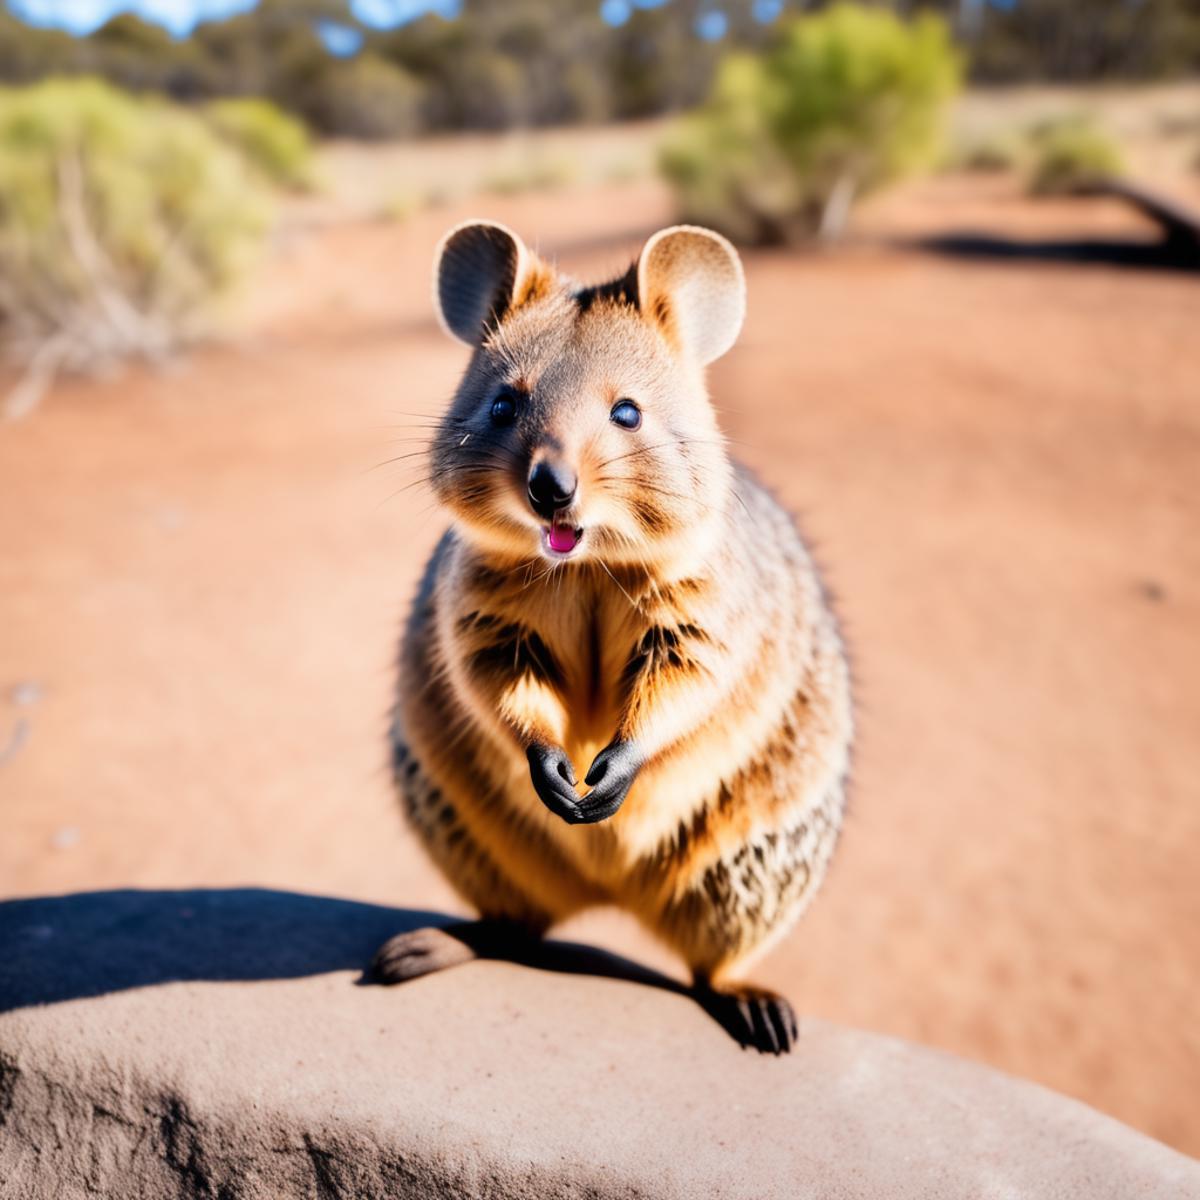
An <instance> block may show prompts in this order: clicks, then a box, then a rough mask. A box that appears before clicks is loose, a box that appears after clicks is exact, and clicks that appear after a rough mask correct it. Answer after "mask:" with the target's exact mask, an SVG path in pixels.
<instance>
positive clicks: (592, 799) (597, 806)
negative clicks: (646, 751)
mask: <svg viewBox="0 0 1200 1200" xmlns="http://www.w3.org/2000/svg"><path fill="white" fill-rule="evenodd" d="M641 769H642V756H641V753H640V751H639V750H638V748H637V744H636V743H635V742H610V743H609V745H607V746H605V747H604V749H603V750H601V751H600V753H599V754H597V755H596V760H595V762H593V763H592V765H591V766H590V767H589V768H588V773H587V775H586V776H585V777H584V780H583V782H584V783H586V784H587V785H588V787H590V788H591V789H592V790H591V791H590V792H588V794H587V795H586V796H584V797H583V799H582V800H580V802H579V810H580V813H581V817H580V819H581V820H582V821H585V822H586V823H588V824H591V823H592V822H594V821H604V820H607V818H609V817H611V816H612V815H613V813H615V812H616V811H617V809H618V808H620V807H621V805H622V804H623V803H624V802H625V797H626V796H628V795H629V789H630V788H631V787H632V786H633V781H634V780H635V779H636V778H637V773H638V771H640V770H641Z"/></svg>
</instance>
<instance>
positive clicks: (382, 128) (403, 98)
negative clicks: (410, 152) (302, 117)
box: [306, 53, 425, 141]
mask: <svg viewBox="0 0 1200 1200" xmlns="http://www.w3.org/2000/svg"><path fill="white" fill-rule="evenodd" d="M311 94H312V99H311V101H310V102H309V105H308V108H307V109H306V115H307V116H308V117H309V119H310V120H311V121H312V123H313V124H314V125H315V126H316V127H317V128H318V129H320V130H322V131H323V132H324V133H328V134H332V135H334V136H337V137H350V138H362V139H363V140H366V141H384V140H387V139H389V138H403V137H409V136H411V135H412V134H414V133H419V132H420V130H421V128H422V125H423V117H422V111H423V105H424V99H425V89H424V88H423V87H422V85H421V83H420V82H419V81H418V80H417V79H416V78H414V76H412V75H410V74H409V73H408V72H407V71H405V70H404V69H403V68H401V67H397V66H394V65H393V64H392V63H390V62H388V61H387V60H386V59H384V58H380V57H379V56H378V55H375V54H370V53H368V54H360V55H358V56H357V57H355V58H349V59H335V58H328V59H327V61H325V62H324V63H323V64H322V67H321V70H320V72H319V74H318V76H317V78H316V79H315V80H314V81H313V86H312V89H311Z"/></svg>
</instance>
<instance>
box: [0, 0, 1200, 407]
mask: <svg viewBox="0 0 1200 1200" xmlns="http://www.w3.org/2000/svg"><path fill="white" fill-rule="evenodd" d="M223 2H224V3H225V5H226V11H228V9H229V8H230V7H235V8H240V9H242V11H236V12H233V13H232V15H226V16H224V17H223V18H221V19H203V18H204V14H205V12H207V11H209V10H208V9H206V8H205V7H204V5H203V4H202V3H201V0H177V3H174V4H168V5H166V6H165V7H163V6H162V5H159V6H158V8H157V10H155V11H157V12H158V14H159V16H160V17H162V16H163V15H164V14H166V15H167V16H170V17H173V20H169V21H167V24H170V25H172V26H173V29H168V28H167V27H165V26H164V25H163V24H157V23H153V22H151V21H149V20H146V19H143V18H142V17H141V16H138V15H135V13H133V12H130V11H119V10H120V9H121V8H122V7H123V6H122V5H121V4H120V3H119V2H118V0H109V3H108V4H107V5H106V4H105V0H94V4H93V11H94V14H95V15H96V18H97V21H99V23H97V24H96V25H95V28H92V29H90V31H89V30H82V31H81V29H80V19H79V14H80V13H82V12H83V11H84V9H85V8H87V7H88V5H86V4H85V5H82V6H81V5H70V4H65V3H58V2H57V0H19V3H18V0H13V3H12V4H10V6H9V8H8V9H7V10H5V11H4V12H3V13H0V85H3V90H2V91H0V271H2V272H3V279H2V280H0V327H2V331H3V335H4V338H5V342H6V344H7V345H8V347H9V348H10V350H13V351H14V352H15V353H16V355H17V357H18V359H19V360H20V361H21V362H22V363H23V364H24V370H25V373H24V375H23V377H22V382H21V384H20V385H19V386H18V388H17V390H16V393H15V398H14V399H11V400H10V404H9V410H10V411H18V412H19V411H24V410H25V409H26V408H28V407H29V405H30V404H31V403H32V402H33V401H34V400H35V399H36V396H37V395H38V393H39V391H40V390H41V388H42V386H43V385H44V382H45V380H47V379H49V378H51V377H52V376H53V374H54V372H56V371H57V370H59V369H61V368H63V367H79V368H82V367H86V366H88V365H95V364H104V363H107V362H110V361H113V360H115V359H119V358H122V357H129V356H131V355H135V356H143V357H148V358H158V357H161V356H163V355H165V354H167V353H169V351H170V350H171V349H172V348H173V347H174V346H175V345H177V344H178V343H180V342H181V341H184V340H187V339H189V338H190V337H192V336H195V334H196V332H197V331H198V330H200V329H201V328H203V317H204V314H205V313H206V311H207V310H208V308H209V307H210V302H211V300H212V298H213V297H214V296H217V295H219V294H220V293H221V292H222V290H223V289H224V288H225V286H226V285H227V284H228V283H229V282H230V281H231V280H232V279H233V278H235V277H236V275H237V273H238V268H239V267H240V265H241V264H243V263H244V262H246V261H248V259H249V257H250V255H251V252H252V250H253V246H254V243H255V241H256V239H260V238H261V237H262V235H263V233H264V232H265V231H266V230H267V228H268V227H269V222H268V219H267V216H266V214H267V213H268V211H269V207H270V193H271V192H272V191H276V192H280V191H283V192H292V193H303V192H305V191H310V190H312V189H314V188H319V187H320V184H321V180H320V172H319V171H318V170H317V169H316V168H315V166H314V148H313V140H314V138H315V139H330V138H341V139H355V140H362V141H374V142H379V141H396V140H406V141H408V142H409V143H412V142H413V141H414V140H415V139H420V138H422V137H426V138H427V137H430V136H434V135H439V134H445V133H448V132H453V133H462V132H465V131H479V132H494V131H500V130H533V129H535V128H538V127H546V126H559V127H564V126H565V127H571V126H577V125H580V124H591V125H598V124H600V123H605V122H630V121H636V120H643V121H644V120H646V119H653V118H662V117H664V116H667V115H670V114H680V115H679V116H678V118H677V119H676V120H675V121H674V123H673V124H672V125H671V126H670V127H669V128H666V131H665V133H664V135H663V136H662V137H660V138H658V139H657V140H656V145H655V148H654V149H653V150H652V152H651V154H650V155H649V166H650V167H653V166H654V165H655V164H657V166H658V168H659V169H660V170H661V172H662V174H663V175H664V176H665V178H666V179H667V180H668V181H669V182H670V184H671V185H672V186H673V188H674V189H675V193H676V197H677V208H678V213H679V215H680V216H682V217H684V218H686V219H690V220H695V221H700V222H703V223H706V224H709V225H712V226H714V227H717V228H719V229H722V230H724V231H725V232H727V233H728V234H729V235H730V236H732V237H734V238H735V239H737V240H739V241H742V242H744V243H780V242H792V243H794V242H803V241H813V240H821V241H831V240H834V239H836V238H837V237H839V236H840V235H841V233H842V231H843V229H844V227H845V225H846V221H847V217H848V215H849V213H850V210H851V207H852V206H853V205H854V203H856V202H857V201H858V199H859V198H860V197H862V196H864V195H866V194H868V193H870V192H872V191H875V190H877V189H878V188H880V187H881V186H882V185H884V184H887V183H889V182H891V181H892V180H894V179H896V178H898V177H900V176H902V175H904V174H906V173H909V172H911V171H914V170H916V169H919V168H921V167H927V166H931V165H935V164H938V163H945V162H947V161H949V162H953V163H955V164H956V165H957V166H959V167H962V168H966V169H972V170H996V169H999V170H1021V171H1023V172H1024V173H1025V175H1026V177H1027V179H1028V181H1029V188H1030V190H1031V191H1032V192H1034V193H1035V194H1048V193H1063V192H1066V191H1070V190H1072V189H1076V188H1083V187H1087V186H1089V185H1091V184H1092V183H1094V182H1095V181H1096V180H1097V179H1101V178H1104V177H1107V176H1110V175H1116V174H1119V173H1120V171H1121V168H1122V158H1121V154H1120V149H1119V147H1118V146H1117V145H1116V144H1115V142H1114V141H1113V140H1112V138H1111V136H1110V135H1109V134H1108V133H1107V131H1106V130H1104V129H1103V128H1101V127H1099V126H1098V125H1097V124H1096V123H1095V122H1094V121H1092V120H1091V119H1089V118H1086V117H1081V116H1079V115H1078V114H1072V113H1067V114H1059V115H1058V116H1057V117H1055V118H1054V119H1052V120H1049V121H1047V120H1045V119H1040V120H1039V121H1036V122H1033V123H1031V124H1029V125H1027V126H1021V127H1017V126H1013V127H1008V128H1000V129H990V130H985V131H983V132H980V133H978V134H977V135H975V136H974V137H973V138H968V139H965V140H964V139H962V138H960V139H959V141H958V144H957V145H948V144H947V143H946V142H945V141H944V139H943V137H942V132H943V127H944V120H943V118H944V115H945V111H946V108H947V105H948V102H949V101H950V100H951V99H952V98H953V97H954V95H955V94H956V93H957V92H958V90H959V88H960V86H961V85H962V84H963V83H964V82H967V83H986V84H1012V83H1019V82H1028V81H1031V80H1034V81H1045V80H1053V81H1064V80H1065V81H1071V82H1084V81H1086V82H1096V81H1130V80H1151V79H1155V80H1157V79H1166V78H1172V77H1175V76H1179V75H1187V74H1194V73H1195V72H1196V70H1197V69H1198V68H1200V0H1091V2H1090V3H1089V4H1088V5H1086V9H1087V13H1086V17H1084V16H1082V15H1081V6H1080V5H1078V4H1076V3H1073V2H1072V0H894V2H893V3H876V4H866V3H864V4H850V3H844V2H843V3H837V4H833V5H826V4H822V3H818V2H815V0H814V2H811V3H792V4H785V3H782V2H781V0H724V2H722V3H717V2H716V0H604V2H603V3H601V2H600V0H558V2H556V3H544V2H541V0H463V2H462V3H449V4H447V3H445V2H443V3H440V4H438V3H433V2H432V0H430V2H429V3H420V2H417V3H407V4H406V3H403V2H402V0H371V2H368V0H258V2H257V3H254V2H253V0H223ZM96 6H98V7H96ZM106 12H107V13H112V12H115V15H111V16H109V17H108V19H105V20H102V21H101V20H100V17H101V16H102V15H103V14H104V13H106ZM71 14H74V18H73V19H69V18H71ZM24 18H29V19H28V20H27V19H24ZM35 18H36V21H37V23H36V24H35V23H31V22H32V21H33V20H34V19H35ZM56 24H57V25H60V26H62V25H67V26H71V28H63V27H58V28H56V27H54V26H55V25H56ZM84 24H86V22H84ZM1195 141H1196V161H1197V162H1198V163H1200V129H1198V130H1197V131H1196V138H1195ZM646 165H647V164H646V163H645V162H643V163H641V164H638V163H633V162H629V163H620V162H613V163H610V164H609V165H608V167H607V168H606V169H607V171H608V172H609V174H610V175H611V176H612V177H613V178H615V177H616V176H617V175H619V174H621V173H622V172H626V171H627V172H629V173H630V174H633V173H636V172H637V171H639V170H644V169H646ZM576 169H577V164H575V163H573V162H572V161H571V160H570V159H569V158H568V157H563V156H561V155H560V156H555V155H548V154H545V153H541V154H539V155H538V156H535V157H533V158H530V157H528V156H526V157H525V158H523V159H521V160H520V161H517V162H515V163H513V164H509V165H501V166H499V167H496V168H494V169H492V171H491V172H490V174H489V175H488V177H487V178H486V179H483V180H482V181H481V182H480V186H481V187H482V189H483V190H484V191H490V192H493V193H495V194H512V193H515V192H519V191H523V190H527V189H531V188H548V187H554V186H560V185H562V184H564V183H567V182H569V181H570V180H571V178H572V177H573V175H574V172H575V171H576ZM438 199H439V193H438V192H437V190H436V189H435V190H434V191H430V190H426V191H424V192H421V191H419V190H415V189H413V188H411V187H410V188H401V189H398V190H396V191H394V193H393V194H392V195H391V196H389V197H387V198H385V199H383V200H381V201H380V202H379V204H378V210H377V211H378V213H379V215H382V216H387V217H390V218H402V217H404V216H406V215H409V214H411V213H412V212H413V211H415V210H416V209H418V208H420V207H424V206H427V205H428V204H430V203H436V202H437V200H438Z"/></svg>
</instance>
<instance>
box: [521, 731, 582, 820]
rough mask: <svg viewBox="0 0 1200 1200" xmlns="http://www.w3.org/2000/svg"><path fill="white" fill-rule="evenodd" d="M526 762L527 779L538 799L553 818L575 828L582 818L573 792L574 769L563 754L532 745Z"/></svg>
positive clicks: (548, 747) (546, 747) (564, 752)
mask: <svg viewBox="0 0 1200 1200" xmlns="http://www.w3.org/2000/svg"><path fill="white" fill-rule="evenodd" d="M526 757H527V758H528V759H529V778H530V779H531V780H532V781H533V790H534V791H535V792H537V794H538V799H539V800H541V802H542V803H543V804H544V805H545V806H546V807H547V808H548V809H549V810H550V811H551V812H552V813H554V814H555V816H559V817H562V819H563V820H564V821H566V822H567V823H568V824H569V825H578V824H579V823H580V821H582V820H583V819H584V818H583V817H582V816H581V815H580V811H579V794H578V792H576V791H575V768H574V767H573V766H572V765H571V760H570V759H569V758H568V757H567V755H566V751H564V750H562V749H561V748H560V747H558V746H543V745H540V744H536V743H535V744H534V745H532V746H530V747H529V749H528V750H527V751H526Z"/></svg>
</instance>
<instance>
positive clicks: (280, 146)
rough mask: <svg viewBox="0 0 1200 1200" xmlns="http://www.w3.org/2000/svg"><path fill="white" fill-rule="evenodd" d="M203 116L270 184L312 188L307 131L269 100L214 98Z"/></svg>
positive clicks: (299, 189)
mask: <svg viewBox="0 0 1200 1200" xmlns="http://www.w3.org/2000/svg"><path fill="white" fill-rule="evenodd" d="M205 115H206V116H207V117H208V120H209V122H210V124H211V125H212V126H213V128H214V129H216V131H217V132H218V133H219V134H220V135H221V136H222V137H223V138H224V139H225V140H226V141H227V142H229V143H230V144H231V145H232V146H234V147H236V148H237V150H238V151H239V153H241V154H242V156H243V157H244V158H245V159H246V160H247V161H248V162H249V163H250V165H251V166H252V167H253V168H254V169H255V170H256V171H259V172H260V173H261V174H262V175H263V177H264V178H265V179H266V180H268V181H269V182H270V183H273V184H275V185H276V186H277V187H283V188H291V189H293V190H296V191H306V190H307V189H309V188H310V187H312V183H313V152H312V141H311V140H310V138H309V136H308V130H307V129H305V127H304V125H303V123H302V122H300V121H297V120H296V118H295V117H290V116H288V114H287V113H285V112H283V110H282V109H280V108H278V107H276V106H275V105H274V104H272V103H271V102H270V100H260V99H257V98H254V97H239V98H237V99H229V100H214V101H213V102H212V103H211V104H209V105H208V107H207V108H206V109H205Z"/></svg>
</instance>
